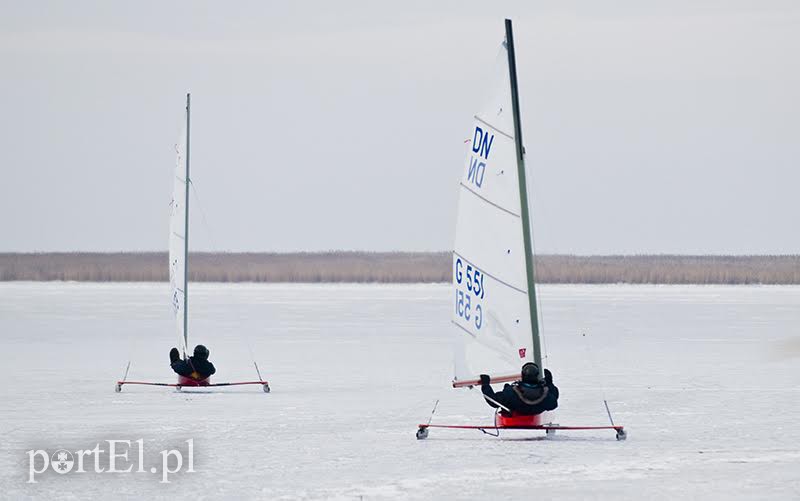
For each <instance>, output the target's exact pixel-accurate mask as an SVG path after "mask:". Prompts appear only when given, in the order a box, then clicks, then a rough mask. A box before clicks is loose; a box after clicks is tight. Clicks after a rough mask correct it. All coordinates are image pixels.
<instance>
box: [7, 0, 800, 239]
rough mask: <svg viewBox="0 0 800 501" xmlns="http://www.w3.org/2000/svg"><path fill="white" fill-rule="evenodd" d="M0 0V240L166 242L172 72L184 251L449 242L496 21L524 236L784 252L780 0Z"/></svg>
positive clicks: (799, 173)
mask: <svg viewBox="0 0 800 501" xmlns="http://www.w3.org/2000/svg"><path fill="white" fill-rule="evenodd" d="M434 3H435V4H436V7H431V6H430V5H429V4H434ZM500 4H502V5H500ZM601 4H602V5H601ZM0 6H2V7H1V8H0V11H1V12H2V15H0V68H2V69H1V70H0V71H2V77H1V78H0V251H57V250H99V251H117V250H165V249H166V248H167V233H168V219H167V217H168V212H169V202H170V198H171V192H172V172H173V167H174V161H175V160H174V143H175V141H176V139H177V136H178V134H179V131H180V124H181V120H182V119H183V107H184V99H185V93H186V92H187V91H190V92H191V93H192V105H193V106H192V118H193V120H192V145H193V148H192V178H193V181H194V184H195V187H196V189H197V194H198V195H199V204H198V202H197V200H198V199H197V198H194V202H193V204H194V205H193V213H192V214H193V216H196V217H193V219H192V243H191V246H192V248H193V249H196V250H231V251H291V250H309V251H314V250H327V249H357V250H449V249H451V248H452V244H453V238H454V227H455V218H456V201H457V194H458V181H459V178H460V173H461V169H462V166H463V165H464V161H465V157H466V147H467V145H465V144H464V140H465V139H467V138H468V136H469V133H470V125H471V117H472V115H473V114H474V113H475V112H476V111H477V110H478V108H479V105H480V98H481V96H482V95H483V93H484V91H485V88H486V86H487V85H488V84H489V83H490V79H489V76H488V72H489V71H491V69H492V67H493V62H494V58H495V55H496V53H497V48H498V44H499V43H500V42H501V41H502V39H503V18H504V17H507V16H508V17H512V18H513V19H514V29H515V38H516V44H517V58H518V60H517V65H518V69H519V77H520V86H521V88H520V93H521V102H522V119H523V130H524V137H525V143H526V146H527V151H528V168H529V176H530V177H531V184H532V204H533V209H532V210H533V220H534V232H535V237H536V247H537V251H538V252H543V253H578V254H608V253H625V254H630V253H683V254H687V253H713V254H729V253H730V254H747V253H770V254H785V253H791V254H797V253H800V204H798V187H800V95H798V93H800V64H798V61H800V2H794V1H787V2H777V1H773V2H770V1H752V2H735V1H720V2H713V1H697V0H687V1H679V0H671V1H664V2H640V1H630V2H622V1H617V2H596V1H587V2H544V1H530V0H527V1H523V2H519V3H505V2H487V1H480V2H465V1H452V2H430V1H422V2H408V1H404V2H393V3H392V4H391V6H390V5H389V3H388V2H374V1H364V2H342V1H336V2H329V1H319V2H278V1H274V2H262V1H259V2H213V3H212V2H199V1H191V2H163V1H155V2H105V1H103V2H96V3H95V2H22V1H13V2H12V1H3V2H0ZM200 208H202V212H203V213H204V214H205V216H206V221H207V224H205V223H204V222H203V219H202V214H201V212H200Z"/></svg>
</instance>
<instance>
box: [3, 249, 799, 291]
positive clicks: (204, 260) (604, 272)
mask: <svg viewBox="0 0 800 501" xmlns="http://www.w3.org/2000/svg"><path fill="white" fill-rule="evenodd" d="M451 266H452V263H451V254H450V252H314V253H305V252H300V253H241V252H232V253H206V252H200V253H192V254H191V259H190V267H189V274H190V279H191V280H192V281H196V282H298V283H326V282H330V283H341V282H353V283H436V282H449V281H450V279H451ZM59 280H63V281H79V282H162V281H167V280H168V272H167V254H166V252H138V253H124V252H123V253H92V252H66V253H60V252H59V253H0V281H59ZM536 280H537V282H538V283H566V284H577V283H584V284H608V283H630V284H783V285H788V284H800V255H782V256H680V255H638V256H573V255H541V256H537V257H536Z"/></svg>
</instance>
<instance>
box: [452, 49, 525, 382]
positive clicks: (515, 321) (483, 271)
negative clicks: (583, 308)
mask: <svg viewBox="0 0 800 501" xmlns="http://www.w3.org/2000/svg"><path fill="white" fill-rule="evenodd" d="M493 79H494V82H493V87H492V91H491V93H490V96H489V97H488V99H487V100H486V102H485V103H484V106H483V108H482V109H481V111H480V112H478V114H476V115H475V117H474V121H473V125H472V129H471V131H470V140H469V143H468V144H469V148H468V154H467V160H466V163H465V165H464V170H463V176H462V178H461V182H460V186H459V191H460V193H459V203H458V220H457V223H456V241H455V247H454V252H453V301H454V307H453V324H454V325H455V327H454V330H455V331H456V336H457V342H456V354H455V382H459V381H468V380H475V379H477V378H478V375H480V374H488V375H490V376H491V377H492V379H495V378H500V377H503V376H509V375H513V374H519V370H520V368H521V367H522V365H523V364H524V363H526V362H528V361H533V355H534V354H533V346H532V345H533V338H532V335H531V313H530V308H529V302H528V291H527V275H526V260H525V249H524V240H523V228H522V218H521V203H520V187H519V180H518V175H517V157H516V149H515V148H516V147H515V141H514V120H513V110H512V100H511V85H510V77H509V68H508V53H507V49H506V46H505V44H503V46H502V48H501V50H500V53H499V55H498V60H497V64H495V71H494V74H493ZM534 321H535V319H534Z"/></svg>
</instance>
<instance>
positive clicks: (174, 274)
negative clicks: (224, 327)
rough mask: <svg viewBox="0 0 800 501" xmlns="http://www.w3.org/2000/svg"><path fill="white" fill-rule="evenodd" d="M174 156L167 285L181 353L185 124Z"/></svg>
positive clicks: (183, 345)
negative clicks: (175, 156)
mask: <svg viewBox="0 0 800 501" xmlns="http://www.w3.org/2000/svg"><path fill="white" fill-rule="evenodd" d="M175 152H176V154H177V159H176V162H175V177H174V179H173V183H172V184H173V188H172V201H171V202H170V219H169V286H170V296H171V301H172V310H173V313H174V314H175V329H176V334H177V341H178V345H177V347H178V350H179V351H180V352H181V356H185V354H186V332H185V325H184V309H185V308H186V294H185V291H184V287H185V283H186V281H185V277H184V274H185V272H186V255H185V243H184V240H185V238H186V235H185V230H186V128H185V126H184V127H183V129H182V131H181V135H180V137H179V138H178V142H177V143H176V144H175Z"/></svg>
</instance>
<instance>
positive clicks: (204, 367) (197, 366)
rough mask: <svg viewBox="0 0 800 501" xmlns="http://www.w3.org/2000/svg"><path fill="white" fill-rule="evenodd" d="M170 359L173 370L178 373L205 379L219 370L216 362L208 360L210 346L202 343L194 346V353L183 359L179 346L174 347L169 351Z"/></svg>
mask: <svg viewBox="0 0 800 501" xmlns="http://www.w3.org/2000/svg"><path fill="white" fill-rule="evenodd" d="M169 361H170V366H172V370H174V371H175V372H176V373H177V374H178V375H181V376H184V377H188V378H192V379H195V380H197V381H203V380H204V379H208V378H209V377H210V376H211V375H212V374H214V373H215V372H217V369H215V368H214V364H212V363H211V362H209V361H208V348H206V347H205V346H203V345H202V344H198V345H197V346H195V347H194V355H193V356H191V357H189V358H187V359H186V360H181V354H180V352H179V351H178V349H177V348H172V349H171V350H170V352H169Z"/></svg>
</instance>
